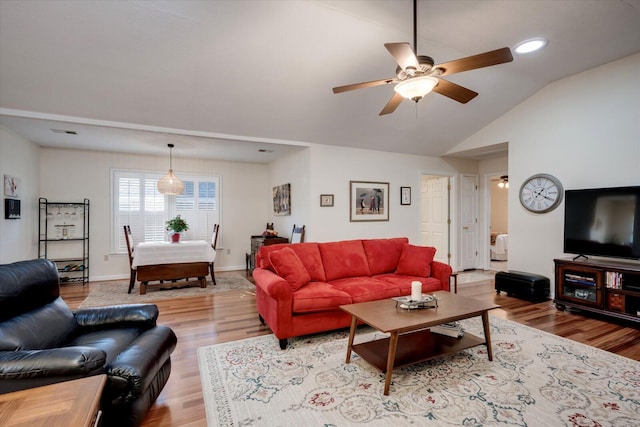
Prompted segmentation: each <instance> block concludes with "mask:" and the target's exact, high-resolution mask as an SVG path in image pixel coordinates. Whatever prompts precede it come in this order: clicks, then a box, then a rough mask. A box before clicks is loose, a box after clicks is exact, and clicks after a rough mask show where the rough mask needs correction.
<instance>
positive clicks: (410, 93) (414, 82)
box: [333, 0, 513, 116]
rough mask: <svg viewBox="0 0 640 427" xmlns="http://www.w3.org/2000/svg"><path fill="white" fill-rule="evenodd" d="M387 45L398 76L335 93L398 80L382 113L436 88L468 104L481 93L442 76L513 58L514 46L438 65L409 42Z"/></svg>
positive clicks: (341, 87) (435, 90)
mask: <svg viewBox="0 0 640 427" xmlns="http://www.w3.org/2000/svg"><path fill="white" fill-rule="evenodd" d="M416 3H417V0H413V47H414V48H415V51H416V52H417V51H418V43H417V22H416V21H417V20H416V11H417V5H416ZM384 47H386V48H387V50H388V51H389V53H390V54H391V56H393V58H394V59H395V60H396V62H397V63H398V67H397V68H396V77H391V78H388V79H382V80H374V81H370V82H362V83H355V84H350V85H346V86H338V87H334V88H333V93H342V92H348V91H351V90H355V89H362V88H367V87H372V86H380V85H385V84H390V83H397V84H396V86H395V87H394V90H395V92H396V93H395V94H394V95H393V96H392V97H391V99H390V100H389V102H387V105H385V107H384V108H383V109H382V111H380V115H381V116H382V115H384V114H390V113H393V112H394V111H395V110H396V108H398V105H400V103H401V102H402V100H403V99H410V100H412V101H415V102H416V103H417V102H418V101H420V100H421V99H422V97H424V96H425V95H426V94H428V93H429V92H432V91H433V92H436V93H439V94H440V95H444V96H446V97H448V98H451V99H453V100H455V101H458V102H460V103H462V104H466V103H467V102H469V101H471V100H472V99H473V98H475V97H476V96H478V93H477V92H474V91H472V90H471V89H467V88H465V87H463V86H460V85H458V84H455V83H452V82H450V81H448V80H445V79H443V78H442V77H444V76H448V75H451V74H454V73H461V72H463V71H469V70H475V69H477V68H483V67H490V66H492V65H498V64H503V63H505V62H511V61H513V56H512V55H511V50H510V49H509V48H508V47H503V48H502V49H497V50H492V51H490V52H485V53H481V54H478V55H473V56H468V57H466V58H460V59H456V60H453V61H449V62H445V63H442V64H437V65H434V61H433V58H431V57H429V56H425V55H416V54H415V53H414V51H413V50H412V49H411V46H410V45H409V43H385V44H384Z"/></svg>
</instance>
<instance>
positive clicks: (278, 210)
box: [273, 184, 291, 216]
mask: <svg viewBox="0 0 640 427" xmlns="http://www.w3.org/2000/svg"><path fill="white" fill-rule="evenodd" d="M273 214H274V215H277V216H287V215H291V184H282V185H278V186H277V187H273Z"/></svg>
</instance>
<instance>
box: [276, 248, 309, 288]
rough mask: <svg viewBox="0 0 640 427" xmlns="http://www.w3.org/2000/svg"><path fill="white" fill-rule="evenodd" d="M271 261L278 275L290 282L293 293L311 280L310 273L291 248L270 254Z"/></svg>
mask: <svg viewBox="0 0 640 427" xmlns="http://www.w3.org/2000/svg"><path fill="white" fill-rule="evenodd" d="M269 261H271V265H272V266H273V269H274V270H275V272H276V274H277V275H278V276H280V277H282V278H283V279H285V280H286V281H287V282H289V285H291V289H292V290H293V291H297V290H298V289H300V288H301V287H303V286H304V285H306V284H307V283H309V280H311V276H309V272H308V271H307V269H306V268H305V267H304V264H302V261H300V258H298V255H296V253H295V252H294V251H293V249H291V248H283V249H280V250H277V251H273V252H269Z"/></svg>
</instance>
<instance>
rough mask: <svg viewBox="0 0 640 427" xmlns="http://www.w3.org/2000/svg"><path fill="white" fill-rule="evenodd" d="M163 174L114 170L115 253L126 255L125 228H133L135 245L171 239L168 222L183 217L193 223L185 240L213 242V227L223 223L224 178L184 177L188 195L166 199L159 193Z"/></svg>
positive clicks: (185, 191)
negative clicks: (167, 228)
mask: <svg viewBox="0 0 640 427" xmlns="http://www.w3.org/2000/svg"><path fill="white" fill-rule="evenodd" d="M162 176H163V174H160V173H155V172H139V171H125V170H113V171H112V174H111V178H112V179H111V181H112V188H113V193H112V213H113V214H112V221H113V236H112V253H121V252H126V250H127V246H126V242H125V240H124V232H123V229H122V227H123V226H124V225H129V226H130V227H131V234H132V237H133V241H134V244H135V243H140V242H162V241H166V240H168V238H167V233H166V231H165V222H166V221H167V220H168V219H169V218H173V217H175V216H176V215H180V216H181V217H182V218H184V219H185V220H186V221H187V224H189V230H188V231H187V232H186V233H185V238H186V239H189V240H207V241H208V240H209V239H211V233H212V232H213V225H214V224H219V223H220V207H219V206H220V199H219V194H220V176H218V175H213V176H200V175H184V174H181V175H180V179H182V180H183V181H184V193H183V194H181V195H179V196H166V195H163V194H160V193H159V192H158V187H157V184H158V180H159V179H160V178H162Z"/></svg>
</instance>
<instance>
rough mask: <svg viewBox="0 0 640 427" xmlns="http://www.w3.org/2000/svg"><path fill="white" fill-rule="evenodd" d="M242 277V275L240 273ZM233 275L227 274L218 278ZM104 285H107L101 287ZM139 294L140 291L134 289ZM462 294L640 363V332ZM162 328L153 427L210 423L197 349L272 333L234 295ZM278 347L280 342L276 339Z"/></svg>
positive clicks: (547, 305) (72, 293)
mask: <svg viewBox="0 0 640 427" xmlns="http://www.w3.org/2000/svg"><path fill="white" fill-rule="evenodd" d="M242 273H244V272H242ZM224 274H229V273H226V272H220V273H216V275H224ZM102 283H104V282H102ZM136 289H137V288H136ZM90 291H91V284H88V285H86V286H84V287H82V285H63V286H62V287H61V295H62V297H63V299H64V300H65V301H66V302H67V304H68V305H69V306H70V307H71V308H72V309H74V308H76V307H77V306H78V305H79V304H80V303H81V302H82V301H83V300H84V299H85V298H86V296H87V295H88V294H89V292H90ZM458 293H459V294H460V295H464V296H469V297H473V298H477V299H482V300H488V301H494V302H496V303H497V304H500V305H501V308H500V309H497V310H492V311H491V313H490V314H491V315H493V316H500V317H503V318H506V319H509V320H512V321H515V322H518V323H522V324H525V325H528V326H530V327H533V328H537V329H541V330H543V331H546V332H550V333H553V334H556V335H559V336H562V337H566V338H569V339H571V340H574V341H578V342H581V343H584V344H588V345H591V346H594V347H597V348H600V349H603V350H607V351H610V352H613V353H617V354H619V355H621V356H625V357H628V358H631V359H635V360H639V361H640V328H637V327H633V326H629V325H624V324H620V323H614V322H612V321H609V320H605V319H604V318H595V317H593V315H590V316H583V315H581V314H580V313H579V312H576V311H570V310H566V311H564V312H563V311H558V310H556V308H555V306H554V305H553V303H552V302H551V301H545V302H541V303H536V304H533V303H530V302H527V301H523V300H520V299H516V298H511V297H508V296H506V295H505V294H504V293H502V294H501V295H499V296H497V295H496V293H495V290H494V288H493V280H485V281H482V282H475V283H468V284H459V285H458ZM156 304H157V305H158V307H159V309H160V318H159V320H158V322H159V323H160V324H164V325H167V326H169V327H171V328H172V329H173V330H174V331H175V333H176V335H177V336H178V346H177V348H176V350H175V352H174V353H173V354H172V356H171V359H172V364H173V368H172V372H171V377H170V379H169V382H168V383H167V385H166V386H165V388H164V390H163V391H162V394H161V395H160V397H159V398H158V400H157V401H156V403H155V404H154V405H153V407H152V408H151V410H150V411H149V413H148V414H147V417H146V419H145V421H144V423H143V426H144V427H149V426H167V427H169V426H180V427H186V426H205V425H206V418H205V411H204V404H203V401H202V391H201V386H200V377H199V372H198V362H197V358H196V349H197V348H198V347H202V346H206V345H211V344H215V343H220V342H226V341H233V340H239V339H243V338H248V337H254V336H258V335H265V334H269V333H271V331H270V330H269V328H268V327H267V326H262V325H261V324H260V322H259V320H258V314H257V311H256V307H255V296H254V295H253V293H252V292H250V291H235V292H228V293H223V294H218V295H211V296H207V297H205V298H183V299H175V300H170V301H158V302H157V303H156ZM273 345H274V347H277V345H278V343H277V340H276V339H275V338H274V342H273Z"/></svg>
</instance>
